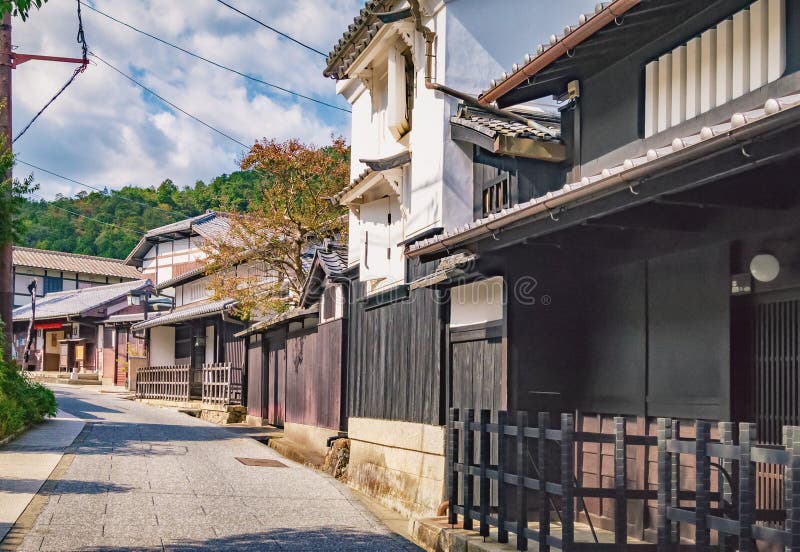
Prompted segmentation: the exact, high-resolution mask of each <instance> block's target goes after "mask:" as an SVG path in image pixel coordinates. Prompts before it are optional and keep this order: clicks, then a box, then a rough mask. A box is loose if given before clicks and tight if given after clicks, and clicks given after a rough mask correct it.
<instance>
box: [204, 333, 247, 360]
mask: <svg viewBox="0 0 800 552" xmlns="http://www.w3.org/2000/svg"><path fill="white" fill-rule="evenodd" d="M242 329H244V326H242V325H240V324H233V323H231V322H225V321H220V322H219V323H217V327H216V331H217V332H219V334H220V335H219V337H220V342H221V345H222V349H223V350H222V354H219V353H217V357H218V358H219V359H220V360H219V361H220V362H230V363H231V366H234V367H237V368H244V356H245V341H244V339H241V338H238V337H236V335H235V334H236V333H237V332H240V331H242ZM220 330H222V331H220ZM203 331H205V329H204V330H203Z"/></svg>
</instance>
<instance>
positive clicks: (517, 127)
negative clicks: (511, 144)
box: [450, 106, 561, 141]
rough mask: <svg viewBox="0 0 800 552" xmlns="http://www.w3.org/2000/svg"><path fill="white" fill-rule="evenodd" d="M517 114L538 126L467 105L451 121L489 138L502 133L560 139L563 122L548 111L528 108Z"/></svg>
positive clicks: (533, 138) (547, 139) (513, 135)
mask: <svg viewBox="0 0 800 552" xmlns="http://www.w3.org/2000/svg"><path fill="white" fill-rule="evenodd" d="M512 111H513V110H512ZM517 114H518V115H522V116H523V117H526V118H529V119H530V120H531V121H532V122H534V123H538V124H537V125H536V126H531V125H525V124H524V123H522V122H520V121H515V120H513V119H509V118H504V117H500V116H499V115H495V114H493V113H489V112H488V111H484V110H482V109H479V108H475V107H467V106H464V107H462V108H461V109H460V110H459V112H458V115H454V116H453V117H451V118H450V123H451V124H454V125H461V126H464V127H467V128H471V129H472V130H476V131H478V132H480V133H481V134H485V135H486V136H488V137H489V138H494V137H495V136H497V135H498V134H502V135H505V136H509V137H512V138H529V139H531V140H542V141H560V139H561V123H560V122H559V120H558V119H557V118H556V117H555V116H548V115H547V114H546V113H541V114H538V113H535V112H531V111H528V110H525V111H519V112H517ZM542 127H545V128H542ZM545 130H549V131H550V132H549V133H548V132H546V131H545Z"/></svg>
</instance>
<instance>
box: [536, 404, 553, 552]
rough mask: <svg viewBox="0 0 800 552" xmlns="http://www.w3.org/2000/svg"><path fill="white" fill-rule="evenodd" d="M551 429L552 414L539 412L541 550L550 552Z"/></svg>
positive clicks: (537, 444) (538, 456)
mask: <svg viewBox="0 0 800 552" xmlns="http://www.w3.org/2000/svg"><path fill="white" fill-rule="evenodd" d="M549 428H550V413H549V412H539V427H538V429H539V437H538V439H537V440H536V446H537V450H538V454H537V459H538V463H539V466H538V472H539V473H538V479H539V494H538V498H539V550H540V551H548V550H550V545H549V544H547V537H549V536H550V500H549V499H548V496H547V464H548V462H547V430H548V429H549Z"/></svg>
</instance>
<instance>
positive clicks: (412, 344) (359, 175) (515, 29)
mask: <svg viewBox="0 0 800 552" xmlns="http://www.w3.org/2000/svg"><path fill="white" fill-rule="evenodd" d="M536 17H537V6H536V5H534V3H532V2H527V1H517V0H504V1H503V2H495V3H492V4H491V6H490V7H489V6H487V4H486V3H485V2H478V1H472V0H457V1H452V2H431V1H416V0H413V1H411V2H394V1H388V0H384V1H376V0H371V1H369V2H367V3H366V5H365V7H364V9H363V10H362V11H361V13H360V14H359V16H358V17H356V19H355V21H354V23H353V24H352V25H350V27H349V28H348V30H347V32H346V33H345V34H344V36H343V37H342V39H341V40H340V41H339V43H338V44H337V45H336V47H335V48H334V49H333V51H332V52H331V54H330V55H329V57H328V64H327V67H326V69H325V72H324V73H325V75H326V76H328V77H331V78H333V79H336V80H337V92H338V93H340V94H341V95H342V96H344V97H345V98H346V99H347V100H348V102H349V103H350V104H351V105H352V110H353V116H352V132H351V136H352V155H351V159H352V167H351V177H352V179H351V182H350V184H349V185H348V186H346V187H345V189H344V190H343V191H342V192H341V193H340V194H338V195H337V196H336V197H335V198H334V200H335V201H337V202H339V203H340V204H342V205H346V206H347V207H348V208H349V234H348V235H349V247H348V249H349V254H348V271H347V276H348V279H349V286H348V291H347V296H348V298H349V308H348V312H347V316H348V318H349V319H348V343H347V351H348V353H347V358H348V363H347V364H348V366H347V393H346V396H347V430H348V436H349V438H350V440H351V443H352V451H351V461H350V462H351V463H350V466H349V481H350V483H351V485H353V486H355V487H357V488H358V489H360V490H362V491H364V492H366V493H368V494H372V495H375V496H378V497H379V498H380V499H383V500H385V501H386V503H387V504H389V505H390V506H392V507H394V508H396V509H398V510H400V511H402V512H405V513H409V514H412V515H420V514H429V513H433V512H435V511H436V510H437V507H438V506H439V504H440V503H441V502H442V499H443V474H444V430H443V424H444V421H445V413H446V407H447V404H448V403H447V393H448V385H447V380H446V373H445V372H444V370H443V363H444V358H445V356H446V351H447V345H446V339H447V330H446V328H447V323H448V321H447V317H448V312H449V311H448V308H447V303H446V301H447V296H446V295H443V294H442V293H441V292H439V291H436V290H431V289H427V288H424V287H420V288H415V289H412V288H411V286H410V284H411V283H412V282H414V281H416V280H417V279H419V278H420V277H426V276H429V275H430V274H431V273H432V272H433V271H434V270H435V268H436V263H432V262H424V263H419V262H417V261H416V260H411V259H409V258H408V257H407V256H406V253H405V248H406V246H407V245H408V244H412V243H415V242H417V241H419V240H422V239H424V238H426V237H430V236H435V235H438V234H441V233H442V232H450V231H453V230H455V229H457V228H459V227H461V226H463V225H465V224H467V223H469V222H470V221H472V220H473V196H474V190H473V187H474V186H473V181H474V175H473V163H472V148H471V146H469V145H465V144H462V143H460V142H458V141H456V140H453V139H452V137H451V136H450V119H451V117H453V116H456V115H457V114H458V112H459V110H460V107H459V98H464V97H469V95H470V94H472V95H477V93H478V92H479V91H480V90H481V89H482V88H483V87H484V86H485V83H486V81H487V80H488V78H489V75H490V74H492V73H494V72H500V71H501V70H502V68H503V66H504V65H505V64H510V63H511V62H512V60H513V58H514V56H515V55H516V54H515V50H516V47H517V43H516V40H517V39H519V40H522V39H524V38H525V37H527V36H529V32H530V25H531V22H532V21H535V20H536ZM490 28H497V29H502V32H494V33H493V32H488V33H487V32H485V30H486V29H490ZM473 103H474V102H473ZM487 109H489V110H491V108H487ZM529 111H531V110H529ZM532 111H533V115H532V118H531V124H527V123H526V127H529V128H530V133H531V135H536V136H537V138H538V137H539V136H540V135H541V137H542V140H541V141H539V140H538V139H537V140H535V141H534V140H528V139H529V137H530V136H528V135H526V136H524V137H523V139H522V142H524V141H525V140H528V142H530V144H527V145H532V146H534V147H532V148H530V149H529V150H526V151H525V155H526V156H529V157H531V158H534V159H539V158H545V159H547V160H548V162H553V161H558V160H563V159H564V157H565V152H564V150H563V147H562V146H561V144H560V143H559V142H558V141H557V140H555V139H553V140H552V141H551V142H548V143H545V141H546V140H548V139H550V138H554V137H555V136H556V135H557V130H556V129H552V128H550V126H551V125H557V122H554V121H553V117H552V116H546V115H545V114H541V120H542V122H541V123H538V122H535V121H538V120H539V118H540V112H539V111H537V110H536V109H534V110H532ZM515 120H519V117H517V118H516V119H515ZM523 120H525V119H523ZM501 142H503V143H502V144H500V145H499V146H498V147H500V148H501V149H504V148H514V147H517V146H514V145H512V144H510V143H506V142H505V141H504V140H501ZM504 151H505V149H504ZM495 176H496V175H495ZM487 178H488V174H487Z"/></svg>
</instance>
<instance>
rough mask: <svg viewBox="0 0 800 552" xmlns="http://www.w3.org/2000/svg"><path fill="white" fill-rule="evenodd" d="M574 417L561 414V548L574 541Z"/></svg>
mask: <svg viewBox="0 0 800 552" xmlns="http://www.w3.org/2000/svg"><path fill="white" fill-rule="evenodd" d="M574 445H575V419H574V418H573V416H572V414H561V549H562V550H567V551H569V550H572V545H573V543H574V542H575V446H574Z"/></svg>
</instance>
